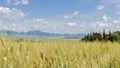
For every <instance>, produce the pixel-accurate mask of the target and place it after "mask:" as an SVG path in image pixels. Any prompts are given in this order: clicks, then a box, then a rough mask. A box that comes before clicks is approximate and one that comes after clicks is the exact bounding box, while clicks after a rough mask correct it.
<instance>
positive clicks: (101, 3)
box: [0, 0, 120, 33]
mask: <svg viewBox="0 0 120 68" xmlns="http://www.w3.org/2000/svg"><path fill="white" fill-rule="evenodd" d="M0 29H1V30H14V31H20V32H21V31H30V30H41V31H44V32H50V33H88V32H98V31H102V30H103V29H106V30H112V31H116V30H120V0H114V1H113V0H1V1H0Z"/></svg>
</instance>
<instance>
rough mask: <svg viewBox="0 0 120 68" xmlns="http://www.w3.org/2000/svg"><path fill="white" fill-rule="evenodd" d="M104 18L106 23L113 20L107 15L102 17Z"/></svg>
mask: <svg viewBox="0 0 120 68" xmlns="http://www.w3.org/2000/svg"><path fill="white" fill-rule="evenodd" d="M102 18H103V20H104V21H108V20H110V19H111V17H109V16H107V15H103V17H102Z"/></svg>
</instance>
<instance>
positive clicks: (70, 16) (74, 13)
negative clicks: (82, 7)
mask: <svg viewBox="0 0 120 68" xmlns="http://www.w3.org/2000/svg"><path fill="white" fill-rule="evenodd" d="M79 12H80V11H74V12H73V13H72V14H71V15H69V16H67V15H65V16H64V19H71V18H74V17H75V16H77V15H79Z"/></svg>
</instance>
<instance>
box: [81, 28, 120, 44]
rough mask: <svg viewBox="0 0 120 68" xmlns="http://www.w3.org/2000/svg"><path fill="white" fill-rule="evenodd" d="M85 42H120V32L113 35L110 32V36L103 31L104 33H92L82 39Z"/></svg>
mask: <svg viewBox="0 0 120 68" xmlns="http://www.w3.org/2000/svg"><path fill="white" fill-rule="evenodd" d="M82 40H83V41H96V40H97V41H111V42H114V41H120V31H116V32H113V33H111V31H109V34H106V33H105V30H103V33H102V34H101V33H90V34H88V35H87V36H84V38H82Z"/></svg>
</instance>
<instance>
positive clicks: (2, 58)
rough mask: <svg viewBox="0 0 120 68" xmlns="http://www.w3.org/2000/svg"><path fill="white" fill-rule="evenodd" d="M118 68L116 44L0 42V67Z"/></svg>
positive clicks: (119, 49) (119, 54) (118, 46)
mask: <svg viewBox="0 0 120 68" xmlns="http://www.w3.org/2000/svg"><path fill="white" fill-rule="evenodd" d="M4 67H7V68H8V67H9V68H110V67H112V68H120V44H119V43H117V42H114V43H111V42H82V41H79V40H67V39H37V40H28V39H25V40H22V41H18V40H15V39H2V40H0V68H4Z"/></svg>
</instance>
